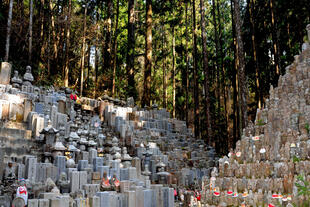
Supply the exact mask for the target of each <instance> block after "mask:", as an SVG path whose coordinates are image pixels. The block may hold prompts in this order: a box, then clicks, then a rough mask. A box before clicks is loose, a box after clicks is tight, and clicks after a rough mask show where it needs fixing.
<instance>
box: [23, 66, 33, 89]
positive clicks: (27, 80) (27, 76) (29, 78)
mask: <svg viewBox="0 0 310 207" xmlns="http://www.w3.org/2000/svg"><path fill="white" fill-rule="evenodd" d="M23 79H24V83H23V84H24V85H27V86H29V85H32V82H33V76H32V74H31V66H29V65H28V66H27V67H26V73H25V74H24V77H23Z"/></svg>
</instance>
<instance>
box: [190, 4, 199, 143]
mask: <svg viewBox="0 0 310 207" xmlns="http://www.w3.org/2000/svg"><path fill="white" fill-rule="evenodd" d="M192 6H193V35H194V42H193V43H194V45H193V47H194V49H193V58H194V68H193V70H194V84H195V87H194V102H195V112H194V117H195V121H194V122H195V137H196V138H200V119H199V84H198V77H197V71H198V64H197V62H198V60H197V33H196V10H195V0H193V3H192Z"/></svg>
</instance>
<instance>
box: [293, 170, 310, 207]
mask: <svg viewBox="0 0 310 207" xmlns="http://www.w3.org/2000/svg"><path fill="white" fill-rule="evenodd" d="M295 186H296V187H297V189H298V196H304V202H303V206H305V207H307V206H309V204H310V200H309V199H310V185H309V182H308V181H307V180H306V178H305V176H304V175H302V174H301V175H298V176H297V182H296V183H295Z"/></svg>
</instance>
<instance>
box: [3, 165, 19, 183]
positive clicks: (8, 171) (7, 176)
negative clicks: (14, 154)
mask: <svg viewBox="0 0 310 207" xmlns="http://www.w3.org/2000/svg"><path fill="white" fill-rule="evenodd" d="M15 179H16V174H15V167H14V166H13V163H12V162H11V161H9V162H8V166H7V167H6V168H5V172H4V181H5V182H7V183H14V181H15Z"/></svg>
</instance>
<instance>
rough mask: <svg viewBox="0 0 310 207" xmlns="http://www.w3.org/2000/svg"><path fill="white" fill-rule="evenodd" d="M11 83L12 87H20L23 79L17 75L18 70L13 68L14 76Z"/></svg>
mask: <svg viewBox="0 0 310 207" xmlns="http://www.w3.org/2000/svg"><path fill="white" fill-rule="evenodd" d="M11 81H12V85H13V87H14V88H20V86H21V84H22V83H23V81H22V80H21V79H20V78H19V76H18V71H17V70H14V77H13V78H12V80H11Z"/></svg>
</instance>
